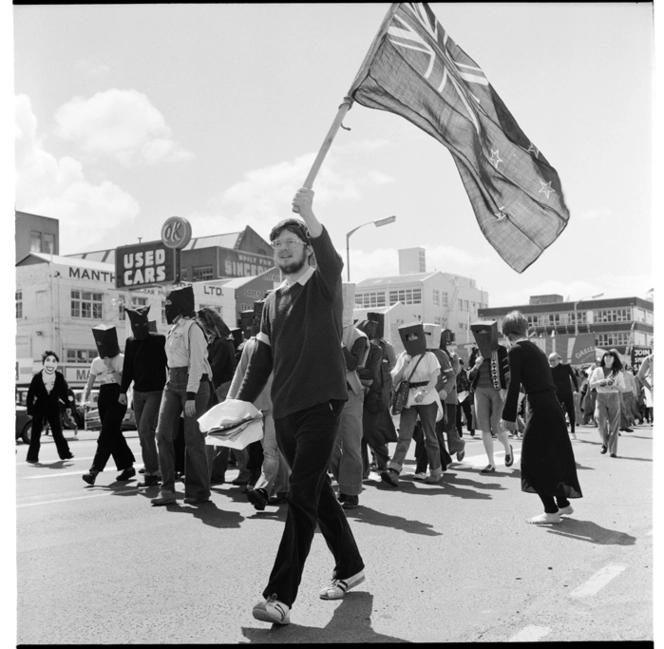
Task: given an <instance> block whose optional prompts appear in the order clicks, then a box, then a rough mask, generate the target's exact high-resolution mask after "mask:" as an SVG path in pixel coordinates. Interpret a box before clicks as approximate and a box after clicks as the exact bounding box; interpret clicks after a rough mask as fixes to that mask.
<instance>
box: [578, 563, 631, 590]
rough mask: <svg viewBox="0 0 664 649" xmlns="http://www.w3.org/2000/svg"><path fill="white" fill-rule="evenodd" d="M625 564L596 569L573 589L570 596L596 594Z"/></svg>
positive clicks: (622, 569)
mask: <svg viewBox="0 0 664 649" xmlns="http://www.w3.org/2000/svg"><path fill="white" fill-rule="evenodd" d="M626 568H627V566H619V565H609V566H604V567H603V568H602V569H601V570H598V571H597V572H596V573H595V574H594V575H593V576H592V577H591V578H590V579H588V581H586V582H585V583H584V584H581V585H580V586H579V587H578V588H576V589H575V590H573V591H572V592H571V593H570V594H569V595H570V597H590V596H592V595H597V593H599V591H600V590H602V588H604V586H606V585H607V584H608V583H609V582H611V581H612V580H613V579H615V578H616V577H617V576H618V575H619V574H620V573H621V572H623V571H624V570H625V569H626Z"/></svg>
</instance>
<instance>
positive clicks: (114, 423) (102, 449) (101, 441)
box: [90, 383, 135, 472]
mask: <svg viewBox="0 0 664 649" xmlns="http://www.w3.org/2000/svg"><path fill="white" fill-rule="evenodd" d="M119 395H120V386H119V385H118V384H117V383H111V384H104V385H102V386H101V388H100V389H99V401H98V402H97V407H98V408H99V419H100V420H101V432H100V433H99V438H98V439H97V452H96V453H95V456H94V459H93V460H92V466H91V467H90V470H91V471H97V472H99V471H103V470H104V467H105V466H106V462H108V458H109V457H111V456H113V461H114V462H115V466H116V467H117V468H118V471H122V470H123V469H128V468H129V467H131V466H132V465H133V464H134V461H135V458H134V454H133V453H132V452H131V449H130V448H129V446H128V445H127V440H126V439H125V438H124V435H123V434H122V420H123V419H124V416H125V413H126V412H127V406H126V405H123V404H121V403H120V402H119V401H118V396H119Z"/></svg>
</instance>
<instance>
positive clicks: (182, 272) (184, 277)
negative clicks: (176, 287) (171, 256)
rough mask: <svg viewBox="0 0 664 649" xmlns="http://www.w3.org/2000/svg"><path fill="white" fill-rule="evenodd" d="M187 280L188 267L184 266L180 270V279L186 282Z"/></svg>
mask: <svg viewBox="0 0 664 649" xmlns="http://www.w3.org/2000/svg"><path fill="white" fill-rule="evenodd" d="M186 280H187V269H186V268H183V269H182V270H180V281H182V282H184V281H186Z"/></svg>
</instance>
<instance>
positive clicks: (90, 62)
mask: <svg viewBox="0 0 664 649" xmlns="http://www.w3.org/2000/svg"><path fill="white" fill-rule="evenodd" d="M110 70H111V68H110V66H108V65H106V64H105V63H102V62H101V61H100V60H99V59H98V58H97V57H96V56H94V55H93V56H90V57H88V58H85V59H78V60H77V61H75V62H74V72H75V73H76V74H77V75H79V76H80V75H85V76H87V77H90V78H94V77H99V76H101V75H104V74H106V73H107V72H110Z"/></svg>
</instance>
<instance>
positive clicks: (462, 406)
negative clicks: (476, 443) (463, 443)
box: [456, 397, 475, 435]
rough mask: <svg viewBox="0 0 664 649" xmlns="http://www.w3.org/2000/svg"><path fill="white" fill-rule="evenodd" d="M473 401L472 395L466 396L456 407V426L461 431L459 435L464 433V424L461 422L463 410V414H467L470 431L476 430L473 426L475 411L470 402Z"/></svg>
mask: <svg viewBox="0 0 664 649" xmlns="http://www.w3.org/2000/svg"><path fill="white" fill-rule="evenodd" d="M471 401H472V399H471V397H466V398H465V399H464V400H463V401H461V402H460V403H459V405H458V407H457V409H456V427H457V430H458V431H459V435H461V433H462V424H461V411H462V410H463V414H464V415H466V427H467V428H468V432H470V431H472V430H475V429H474V428H473V413H472V411H471V409H470V402H471Z"/></svg>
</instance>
